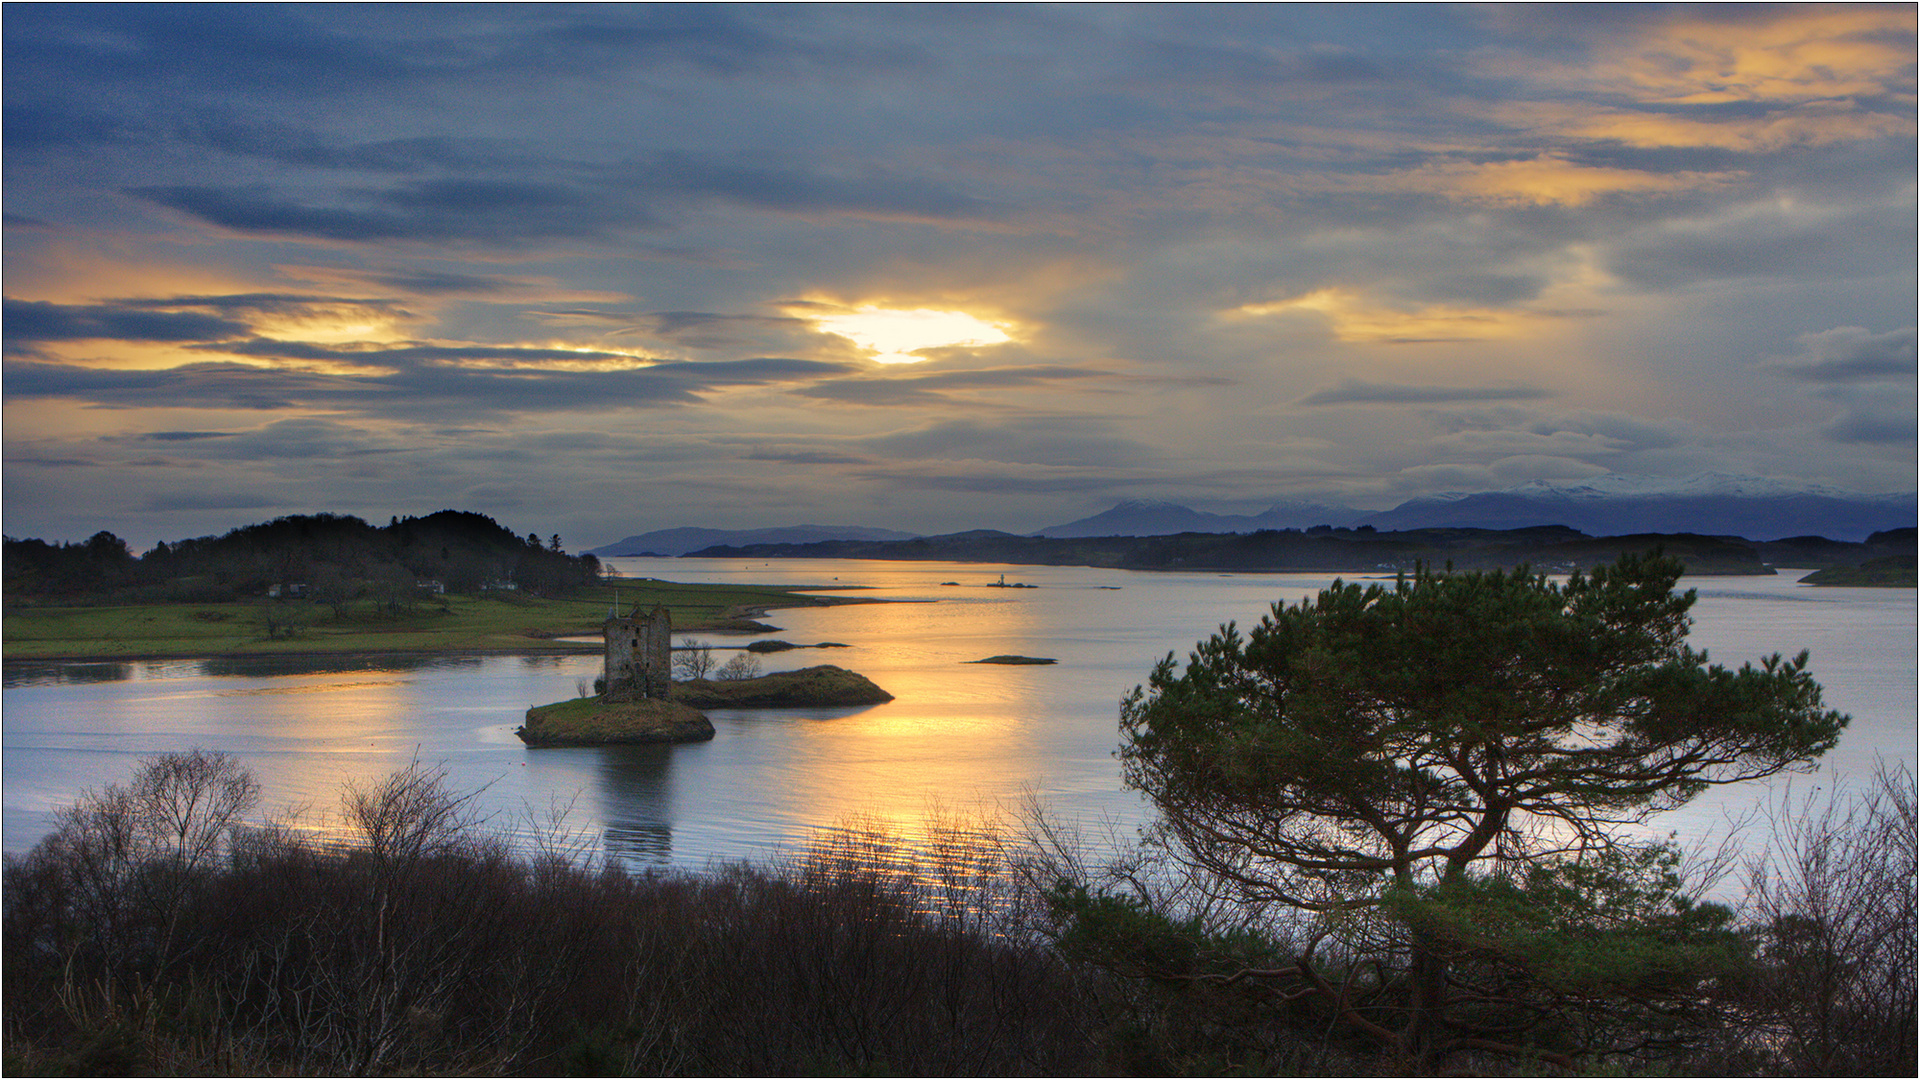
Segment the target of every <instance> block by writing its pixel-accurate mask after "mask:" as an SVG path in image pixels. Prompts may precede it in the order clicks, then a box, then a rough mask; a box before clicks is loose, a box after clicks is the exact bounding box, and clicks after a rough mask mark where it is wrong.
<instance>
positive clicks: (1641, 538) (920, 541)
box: [699, 525, 1881, 574]
mask: <svg viewBox="0 0 1920 1080" xmlns="http://www.w3.org/2000/svg"><path fill="white" fill-rule="evenodd" d="M1654 548H1662V549H1664V550H1665V551H1666V552H1667V553H1668V554H1670V555H1674V556H1676V557H1678V558H1680V559H1681V560H1682V561H1683V562H1685V563H1686V564H1687V572H1688V573H1690V574H1771V573H1773V572H1774V570H1773V568H1772V567H1771V566H1769V565H1767V564H1766V563H1764V562H1763V561H1762V560H1761V558H1760V555H1759V553H1758V552H1757V551H1756V550H1755V549H1754V547H1753V546H1752V545H1750V544H1747V543H1745V542H1742V541H1738V540H1729V539H1726V538H1724V537H1713V536H1696V535H1691V534H1678V535H1666V536H1654V535H1636V536H1612V537H1592V536H1587V535H1584V534H1582V533H1579V532H1577V531H1575V530H1573V529H1569V528H1566V527H1564V526H1559V525H1553V526H1543V527H1537V528H1529V529H1511V530H1490V529H1417V530H1411V531H1407V532H1378V531H1375V530H1374V529H1373V528H1372V527H1370V526H1361V527H1360V528H1357V529H1331V528H1325V527H1320V526H1316V527H1314V528H1311V529H1308V530H1307V531H1305V532H1302V531H1300V530H1298V529H1285V530H1274V529H1263V530H1260V531H1259V532H1252V533H1239V534H1232V533H1191V532H1190V533H1181V534H1179V535H1175V536H1104V537H1046V536H1015V535H1013V534H1011V533H1003V532H995V531H993V530H990V529H977V530H974V531H972V532H965V533H953V534H950V535H946V536H923V537H917V538H915V539H912V540H901V541H892V542H874V541H857V540H835V541H827V542H823V543H814V544H756V545H751V546H744V547H716V548H709V549H706V550H704V551H701V552H699V554H701V555H704V556H709V557H713V558H741V559H769V558H772V559H793V558H810V559H899V560H908V561H912V560H940V561H945V562H997V563H1024V564H1028V565H1041V566H1107V567H1114V568H1117V569H1123V570H1241V571H1247V570H1259V571H1281V572H1312V571H1331V572H1346V571H1359V572H1369V571H1393V570H1407V569H1412V568H1413V567H1414V566H1415V565H1416V564H1419V563H1425V564H1426V565H1429V566H1441V565H1449V564H1450V565H1452V566H1454V567H1455V568H1456V569H1460V570H1475V569H1488V568H1492V567H1496V566H1518V565H1521V564H1526V565H1530V566H1533V567H1536V568H1538V569H1540V570H1551V571H1565V570H1568V569H1571V568H1573V567H1576V566H1580V567H1591V566H1597V565H1600V564H1603V563H1610V562H1612V561H1614V560H1615V559H1618V558H1619V557H1620V556H1621V555H1622V554H1627V553H1638V552H1644V551H1649V550H1651V549H1654ZM1880 553H1881V552H1880V551H1878V550H1870V549H1869V548H1868V545H1865V544H1851V545H1845V546H1843V547H1835V548H1833V549H1832V550H1829V551H1827V552H1826V554H1827V555H1828V556H1831V557H1838V556H1840V555H1842V554H1844V555H1845V556H1846V557H1847V558H1848V560H1849V561H1853V562H1857V561H1860V560H1862V559H1865V558H1868V557H1871V556H1872V555H1877V554H1880Z"/></svg>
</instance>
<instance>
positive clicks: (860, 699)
mask: <svg viewBox="0 0 1920 1080" xmlns="http://www.w3.org/2000/svg"><path fill="white" fill-rule="evenodd" d="M672 699H673V701H675V702H677V703H680V704H685V705H691V706H694V707H696V708H701V709H780V708H798V707H819V706H830V705H881V704H885V703H886V702H889V701H892V700H893V695H892V694H889V693H887V692H886V691H885V690H882V689H880V688H879V687H878V686H876V685H874V683H873V680H871V679H869V678H867V677H866V676H865V675H861V674H859V673H858V672H853V671H848V670H847V669H846V668H841V667H835V666H833V665H832V664H820V665H818V666H815V667H810V668H801V669H800V670H799V671H776V672H774V673H773V674H771V675H762V676H760V677H759V678H754V679H718V680H714V679H695V680H693V681H691V682H683V683H674V684H673V690H672Z"/></svg>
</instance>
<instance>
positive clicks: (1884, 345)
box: [1768, 326, 1920, 383]
mask: <svg viewBox="0 0 1920 1080" xmlns="http://www.w3.org/2000/svg"><path fill="white" fill-rule="evenodd" d="M1916 365H1920V353H1917V352H1916V349H1915V333H1914V328H1913V327H1911V326H1908V327H1904V328H1902V329H1899V330H1891V331H1888V332H1887V333H1884V334H1876V333H1873V332H1872V331H1869V330H1867V329H1865V328H1864V327H1859V326H1837V327H1835V328H1833V329H1832V330H1822V331H1820V332H1819V333H1817V334H1804V335H1802V336H1801V338H1800V355H1798V356H1794V357H1788V358H1785V359H1781V360H1777V361H1775V362H1773V363H1771V364H1769V365H1768V369H1769V370H1771V371H1776V372H1779V373H1780V374H1782V375H1786V376H1789V377H1791V378H1794V379H1799V380H1802V381H1805V382H1813V383H1851V382H1878V381H1886V380H1893V379H1911V378H1913V377H1914V374H1915V369H1916Z"/></svg>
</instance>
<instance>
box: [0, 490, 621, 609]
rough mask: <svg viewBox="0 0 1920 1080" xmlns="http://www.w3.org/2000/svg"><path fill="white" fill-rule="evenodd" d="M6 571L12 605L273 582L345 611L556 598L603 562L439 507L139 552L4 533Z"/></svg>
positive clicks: (107, 537) (208, 597) (145, 598)
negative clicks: (431, 594) (427, 589)
mask: <svg viewBox="0 0 1920 1080" xmlns="http://www.w3.org/2000/svg"><path fill="white" fill-rule="evenodd" d="M5 574H6V595H7V598H8V599H9V600H18V599H28V598H31V599H42V600H58V601H63V602H83V603H128V602H149V601H169V600H172V601H186V602H194V603H209V602H219V601H225V600H233V599H239V598H244V597H253V596H260V595H263V594H265V593H266V592H267V590H269V589H271V588H272V587H274V586H276V585H277V586H280V587H282V588H283V589H292V588H294V587H296V586H297V587H300V591H302V592H304V593H305V594H306V595H308V596H310V597H312V598H313V599H315V600H319V601H321V602H331V603H344V602H345V601H346V600H347V599H351V598H353V597H356V596H363V595H373V596H375V597H376V598H379V597H381V596H389V598H391V599H393V600H395V601H398V600H400V599H401V598H404V597H411V596H412V595H414V594H415V592H416V591H417V589H418V588H419V586H420V584H421V583H423V582H427V581H437V582H439V583H440V584H441V585H442V586H443V587H444V588H445V589H446V590H448V591H451V592H459V593H470V592H475V591H478V590H481V589H484V588H488V587H498V586H505V585H509V584H510V585H511V586H512V587H514V588H516V589H525V590H528V591H531V592H535V593H542V594H545V593H552V592H560V591H565V590H567V589H571V588H573V587H575V586H579V585H584V584H592V583H594V582H596V581H597V580H598V578H599V574H600V561H599V560H598V559H597V558H595V557H594V556H592V555H580V556H572V555H568V554H567V553H566V552H565V551H564V550H563V549H562V547H561V543H560V537H558V536H552V537H548V538H545V539H542V538H541V537H540V536H538V535H534V534H529V535H528V536H525V537H521V536H517V535H515V534H514V533H513V532H511V531H509V530H508V529H506V528H505V527H503V526H501V525H500V524H499V523H497V522H495V521H494V520H493V519H492V518H490V517H487V516H485V515H482V514H474V513H467V512H463V511H458V510H442V511H440V512H438V513H435V514H428V515H427V516H426V517H404V518H401V517H396V518H393V519H392V520H391V521H389V522H388V523H387V525H386V526H385V527H378V526H374V525H370V524H368V523H367V522H365V521H362V520H361V519H360V518H357V517H352V516H348V515H341V514H309V515H298V516H291V517H281V518H275V519H274V520H272V521H268V522H264V523H262V524H258V525H247V526H244V527H242V528H238V529H234V530H233V531H231V532H229V533H227V534H225V535H223V536H203V537H199V538H197V539H189V540H180V541H177V542H174V543H165V542H163V543H160V544H157V545H155V547H154V548H153V550H152V551H149V552H147V553H146V554H145V555H140V556H136V555H134V554H133V552H131V551H130V550H128V548H127V545H126V543H125V542H124V541H122V540H121V539H120V538H119V537H117V536H115V535H113V534H112V533H110V532H100V533H96V534H94V535H93V537H92V538H91V539H88V540H87V541H85V542H84V543H77V544H76V543H66V544H50V543H47V542H45V541H42V540H34V539H27V540H15V539H13V538H12V537H8V538H7V539H6V551H5Z"/></svg>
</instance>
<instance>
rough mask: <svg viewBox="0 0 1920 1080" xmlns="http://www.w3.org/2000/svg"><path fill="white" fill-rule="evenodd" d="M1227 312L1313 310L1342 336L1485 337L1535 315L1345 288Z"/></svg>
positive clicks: (1518, 327) (1501, 334)
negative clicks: (1369, 297) (1388, 300)
mask: <svg viewBox="0 0 1920 1080" xmlns="http://www.w3.org/2000/svg"><path fill="white" fill-rule="evenodd" d="M1224 314H1225V315H1226V316H1227V317H1229V318H1233V317H1239V318H1247V317H1256V318H1257V317H1263V316H1271V315H1283V316H1284V315H1296V314H1306V315H1316V316H1319V317H1321V318H1323V319H1325V320H1326V321H1327V323H1328V324H1329V325H1330V326H1331V327H1332V328H1333V335H1334V337H1335V338H1337V339H1338V340H1340V341H1347V342H1389V343H1393V342H1402V343H1410V342H1419V341H1484V340H1487V339H1491V338H1505V337H1513V336H1515V335H1517V334H1519V333H1521V332H1522V331H1523V329H1524V327H1525V324H1526V323H1528V322H1530V321H1532V320H1533V319H1534V316H1532V315H1529V314H1527V313H1525V312H1519V311H1503V310H1500V309H1498V308H1468V307H1446V306H1443V305H1438V304H1428V305H1424V306H1422V307H1419V308H1417V309H1414V310H1411V311H1408V310H1402V309H1398V308H1392V307H1387V306H1384V305H1380V304H1373V303H1369V302H1367V301H1366V300H1365V299H1364V298H1363V297H1361V296H1360V295H1359V294H1358V293H1355V292H1353V291H1352V290H1349V289H1342V288H1325V289H1317V290H1315V291H1313V292H1310V293H1307V294H1305V295H1304V296H1296V297H1293V298H1292V299H1289V300H1278V301H1273V302H1270V303H1263V304H1244V305H1242V306H1240V307H1237V308H1234V309H1232V310H1230V311H1227V312H1225V313H1224Z"/></svg>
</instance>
